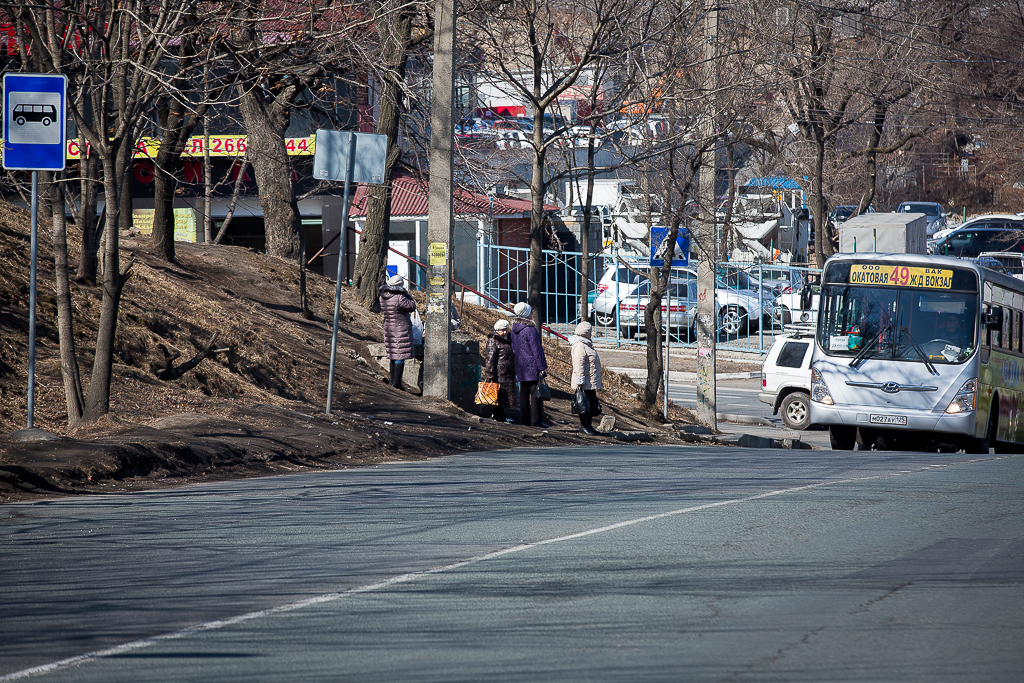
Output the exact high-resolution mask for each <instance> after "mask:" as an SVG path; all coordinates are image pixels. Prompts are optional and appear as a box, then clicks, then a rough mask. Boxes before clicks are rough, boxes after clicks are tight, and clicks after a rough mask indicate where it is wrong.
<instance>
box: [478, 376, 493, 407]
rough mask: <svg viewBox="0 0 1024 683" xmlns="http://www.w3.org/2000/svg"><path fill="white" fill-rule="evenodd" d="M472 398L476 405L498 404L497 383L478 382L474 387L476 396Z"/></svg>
mask: <svg viewBox="0 0 1024 683" xmlns="http://www.w3.org/2000/svg"><path fill="white" fill-rule="evenodd" d="M473 400H474V401H475V403H476V404H477V405H478V406H496V405H498V383H497V382H480V385H479V386H477V388H476V398H475V399H473Z"/></svg>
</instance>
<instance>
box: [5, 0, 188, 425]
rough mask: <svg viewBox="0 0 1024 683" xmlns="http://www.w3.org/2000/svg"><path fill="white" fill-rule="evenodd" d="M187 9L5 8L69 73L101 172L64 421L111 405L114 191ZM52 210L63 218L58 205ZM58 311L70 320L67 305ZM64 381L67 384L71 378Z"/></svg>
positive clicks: (117, 286) (71, 107) (55, 65)
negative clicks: (95, 242)
mask: <svg viewBox="0 0 1024 683" xmlns="http://www.w3.org/2000/svg"><path fill="white" fill-rule="evenodd" d="M189 9H190V3H189V2H170V0H163V1H162V2H149V1H148V0H122V1H121V2H117V3H114V2H103V1H100V2H77V1H75V0H69V1H68V2H65V3H62V4H61V5H59V6H56V5H47V6H26V5H17V6H16V7H8V13H9V14H10V15H11V16H12V19H14V21H16V22H17V23H18V24H19V25H20V26H22V27H24V30H25V33H26V34H27V35H28V36H30V40H31V44H32V45H33V46H35V47H36V50H37V53H36V55H34V57H35V58H37V59H38V60H39V62H40V64H41V65H42V67H43V69H44V70H45V71H47V72H50V73H63V74H66V75H67V76H68V81H69V95H68V111H69V113H70V114H71V116H72V118H73V119H74V121H75V124H76V125H77V126H78V129H79V131H81V133H82V134H83V135H84V137H85V138H86V139H87V140H88V141H89V143H90V145H91V148H92V150H93V151H94V152H95V153H96V154H97V156H98V158H99V161H100V165H101V167H102V172H103V175H102V179H103V190H104V198H105V201H104V205H105V216H106V220H105V226H104V236H103V252H102V262H103V282H102V288H103V298H102V303H101V307H100V321H99V329H98V332H97V336H96V348H95V357H94V361H93V368H92V375H91V379H90V381H89V387H88V392H87V393H85V394H81V395H83V396H84V403H83V404H81V405H76V404H77V401H73V400H71V398H70V397H69V400H68V410H69V414H68V423H69V425H70V426H72V427H75V426H78V425H81V424H88V423H91V422H94V421H95V420H97V419H98V418H99V417H100V416H101V415H104V414H106V413H107V412H109V410H110V383H111V378H112V374H113V358H114V338H115V334H116V331H117V313H118V308H119V304H120V300H121V292H122V290H123V288H124V285H125V282H126V281H127V279H128V275H129V272H130V266H129V268H128V269H125V270H122V268H121V262H120V249H119V233H118V224H119V214H120V212H121V210H122V208H121V197H122V194H123V193H124V192H125V188H126V187H127V185H128V182H129V180H128V171H127V169H129V168H130V160H131V157H132V153H133V151H134V149H135V140H136V138H137V134H138V127H139V125H140V121H141V120H142V119H143V111H144V109H145V108H146V107H147V106H149V104H150V102H151V101H152V98H153V96H154V94H155V92H156V86H157V76H156V75H157V74H158V73H159V64H160V62H161V60H162V59H163V57H164V55H165V54H166V51H167V46H168V44H169V43H170V42H171V41H172V40H173V39H174V38H175V36H177V35H178V30H179V27H180V26H181V24H182V21H183V18H184V17H185V16H186V15H187V13H188V11H189ZM94 48H95V49H94ZM84 87H88V88H89V89H90V93H91V94H92V95H93V96H94V97H93V107H92V119H91V120H89V119H88V118H87V117H86V115H85V111H84V109H83V107H82V103H83V99H84V98H83V96H82V89H83V88H84ZM55 205H56V203H55ZM55 211H59V213H60V215H61V222H63V214H64V211H63V207H62V206H61V207H60V208H59V210H55ZM65 243H66V242H65ZM57 258H58V267H63V268H65V269H66V268H67V262H66V251H65V252H64V254H63V255H62V256H58V257H57ZM61 264H63V265H61ZM62 281H63V278H58V282H62ZM57 300H58V305H63V306H68V305H70V296H64V295H63V294H62V293H58V299H57ZM59 315H62V316H64V315H67V316H68V319H70V318H69V314H68V313H67V312H66V311H65V313H63V314H60V313H59ZM68 331H70V330H68ZM63 332H64V333H66V332H67V331H63ZM61 353H62V358H61V365H62V369H63V370H64V372H65V373H68V372H73V370H71V367H72V366H74V367H75V368H77V364H78V360H77V358H74V357H72V356H71V355H70V354H73V353H74V346H73V345H71V344H70V343H68V344H65V343H62V345H61ZM65 354H69V355H67V356H66V355H65ZM68 381H70V382H71V383H72V384H74V379H73V378H72V379H70V380H67V379H66V382H68ZM71 393H80V392H77V391H76V390H72V392H71ZM79 411H80V412H79Z"/></svg>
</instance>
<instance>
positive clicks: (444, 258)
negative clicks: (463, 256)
mask: <svg viewBox="0 0 1024 683" xmlns="http://www.w3.org/2000/svg"><path fill="white" fill-rule="evenodd" d="M430 265H432V266H446V265H448V245H447V244H445V243H444V242H431V243H430Z"/></svg>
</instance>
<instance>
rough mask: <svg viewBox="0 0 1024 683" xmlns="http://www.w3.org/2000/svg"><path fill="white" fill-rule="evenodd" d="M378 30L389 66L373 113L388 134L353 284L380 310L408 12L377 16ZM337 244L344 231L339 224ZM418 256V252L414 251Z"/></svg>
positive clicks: (409, 32)
mask: <svg viewBox="0 0 1024 683" xmlns="http://www.w3.org/2000/svg"><path fill="white" fill-rule="evenodd" d="M378 34H379V35H380V37H381V40H382V43H383V45H384V53H383V55H382V57H383V59H384V63H385V64H386V65H387V66H388V67H389V68H390V69H391V71H390V72H389V73H388V74H387V76H386V77H385V78H384V79H383V81H382V83H381V90H382V92H381V97H380V104H379V111H378V114H377V134H378V135H387V136H388V151H387V159H386V162H385V166H384V182H383V183H382V184H380V185H370V186H369V189H368V192H367V198H366V224H365V225H364V226H363V232H362V234H361V235H360V236H359V253H358V254H357V255H356V266H355V271H356V272H355V275H354V278H353V284H354V286H355V289H356V292H357V296H358V297H359V301H360V303H362V304H363V306H365V307H366V308H368V309H370V310H371V311H378V310H380V302H379V301H378V299H377V292H378V289H379V288H380V285H381V284H382V283H383V280H384V273H385V268H386V266H387V256H388V237H389V235H390V233H391V179H392V177H393V174H394V170H395V168H396V167H397V166H398V162H399V161H400V160H401V158H402V150H401V148H400V147H399V145H398V129H399V123H400V117H401V97H402V88H401V86H402V83H403V82H404V81H405V69H406V65H407V63H408V54H409V53H408V50H409V41H410V39H411V37H412V15H411V14H409V13H408V12H402V13H401V14H400V15H399V16H398V17H397V19H396V21H395V22H394V25H392V24H391V22H389V21H385V20H384V19H383V18H381V22H380V24H379V26H378ZM341 230H342V235H341V244H344V243H345V234H344V233H345V231H346V230H348V226H345V225H343V226H341ZM417 256H418V254H417Z"/></svg>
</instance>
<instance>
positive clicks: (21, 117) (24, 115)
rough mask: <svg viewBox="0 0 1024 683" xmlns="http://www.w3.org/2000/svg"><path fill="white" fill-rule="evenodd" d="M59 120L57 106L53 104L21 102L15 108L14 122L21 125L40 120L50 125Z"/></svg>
mask: <svg viewBox="0 0 1024 683" xmlns="http://www.w3.org/2000/svg"><path fill="white" fill-rule="evenodd" d="M56 120H57V108H56V107H55V106H53V105H52V104H19V105H17V106H16V107H15V108H14V122H15V123H17V124H18V125H19V126H24V125H25V124H26V123H29V122H33V121H38V122H39V123H41V124H43V125H44V126H48V125H50V124H51V123H53V122H54V121H56Z"/></svg>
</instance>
